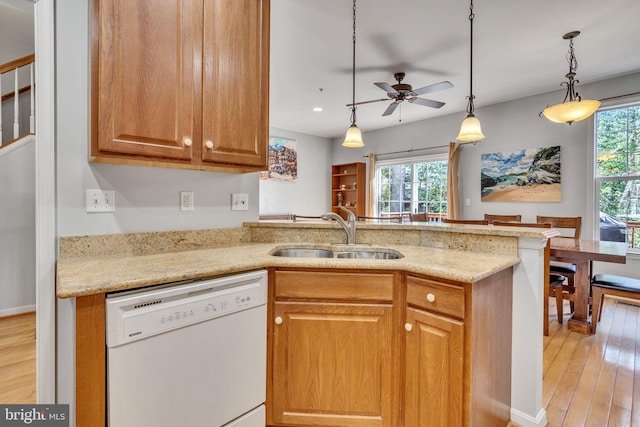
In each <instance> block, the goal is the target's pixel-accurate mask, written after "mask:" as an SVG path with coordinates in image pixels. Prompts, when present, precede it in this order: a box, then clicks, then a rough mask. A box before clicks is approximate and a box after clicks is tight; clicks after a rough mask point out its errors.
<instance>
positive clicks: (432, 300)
mask: <svg viewBox="0 0 640 427" xmlns="http://www.w3.org/2000/svg"><path fill="white" fill-rule="evenodd" d="M435 300H436V296H435V295H434V294H427V301H429V302H434V301H435Z"/></svg>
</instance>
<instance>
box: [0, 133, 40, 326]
mask: <svg viewBox="0 0 640 427" xmlns="http://www.w3.org/2000/svg"><path fill="white" fill-rule="evenodd" d="M34 170H35V142H34V138H33V137H29V138H26V139H23V140H22V141H20V142H15V143H14V144H13V145H10V146H8V147H5V148H3V149H2V150H0V200H2V203H0V316H7V315H11V314H17V313H21V312H25V311H32V310H35V304H36V284H35V264H34V258H35V173H34Z"/></svg>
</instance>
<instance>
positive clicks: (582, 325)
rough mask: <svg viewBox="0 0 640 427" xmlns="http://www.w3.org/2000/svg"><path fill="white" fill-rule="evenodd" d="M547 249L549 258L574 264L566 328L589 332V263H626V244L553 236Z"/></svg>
mask: <svg viewBox="0 0 640 427" xmlns="http://www.w3.org/2000/svg"><path fill="white" fill-rule="evenodd" d="M550 252H551V259H552V260H555V261H561V262H568V263H571V264H575V266H576V274H575V287H576V290H575V301H574V310H573V316H572V317H571V319H569V322H568V324H567V327H568V328H569V330H571V331H576V332H580V333H583V334H587V335H588V334H591V332H592V329H591V316H590V313H589V307H590V304H591V298H590V296H589V288H590V284H591V283H590V282H591V274H592V272H591V265H592V263H593V261H600V262H613V263H618V264H625V263H626V262H627V243H626V242H605V241H598V240H583V239H578V240H576V239H571V238H566V237H553V238H551V251H550Z"/></svg>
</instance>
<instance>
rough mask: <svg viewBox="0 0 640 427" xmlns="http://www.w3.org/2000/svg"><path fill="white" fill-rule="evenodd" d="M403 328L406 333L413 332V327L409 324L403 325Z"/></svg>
mask: <svg viewBox="0 0 640 427" xmlns="http://www.w3.org/2000/svg"><path fill="white" fill-rule="evenodd" d="M404 328H405V329H406V330H407V332H411V331H412V330H413V325H412V324H411V323H405V324H404Z"/></svg>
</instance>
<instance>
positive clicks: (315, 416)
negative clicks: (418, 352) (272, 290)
mask: <svg viewBox="0 0 640 427" xmlns="http://www.w3.org/2000/svg"><path fill="white" fill-rule="evenodd" d="M274 316H275V319H274V320H275V325H274V333H273V360H272V363H273V368H272V374H271V378H272V381H273V393H272V396H273V402H272V405H271V407H272V408H273V421H274V423H275V424H287V425H296V426H300V425H314V426H352V427H358V426H361V427H374V426H391V425H395V423H394V422H393V421H392V416H393V415H392V414H393V412H392V409H393V408H392V396H391V394H392V388H393V387H392V379H393V378H394V375H396V374H394V372H393V366H392V365H393V364H392V350H393V351H395V349H393V348H392V345H391V343H392V336H391V335H392V308H391V306H386V305H351V304H348V305H347V304H302V303H298V304H296V303H276V304H275V309H274Z"/></svg>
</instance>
